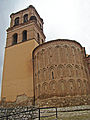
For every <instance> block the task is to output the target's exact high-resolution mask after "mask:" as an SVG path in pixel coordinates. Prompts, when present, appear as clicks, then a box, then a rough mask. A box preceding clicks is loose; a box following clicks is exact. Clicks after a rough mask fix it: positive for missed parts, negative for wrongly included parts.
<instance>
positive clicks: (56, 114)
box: [56, 108, 58, 118]
mask: <svg viewBox="0 0 90 120" xmlns="http://www.w3.org/2000/svg"><path fill="white" fill-rule="evenodd" d="M56 118H58V115H57V108H56Z"/></svg>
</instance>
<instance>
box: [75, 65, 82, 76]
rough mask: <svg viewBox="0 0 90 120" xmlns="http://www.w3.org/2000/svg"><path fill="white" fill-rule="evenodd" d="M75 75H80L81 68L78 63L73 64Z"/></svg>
mask: <svg viewBox="0 0 90 120" xmlns="http://www.w3.org/2000/svg"><path fill="white" fill-rule="evenodd" d="M75 71H76V77H80V76H81V70H80V66H79V65H75Z"/></svg>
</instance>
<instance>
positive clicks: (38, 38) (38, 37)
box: [37, 33, 40, 44]
mask: <svg viewBox="0 0 90 120" xmlns="http://www.w3.org/2000/svg"><path fill="white" fill-rule="evenodd" d="M37 41H38V43H39V44H40V35H39V33H37Z"/></svg>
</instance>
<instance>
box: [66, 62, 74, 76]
mask: <svg viewBox="0 0 90 120" xmlns="http://www.w3.org/2000/svg"><path fill="white" fill-rule="evenodd" d="M66 73H67V74H66V76H67V77H73V76H74V69H73V66H72V65H71V64H68V65H67V66H66Z"/></svg>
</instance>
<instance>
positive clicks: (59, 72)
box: [57, 64, 65, 78]
mask: <svg viewBox="0 0 90 120" xmlns="http://www.w3.org/2000/svg"><path fill="white" fill-rule="evenodd" d="M57 75H58V78H60V77H62V76H64V75H65V67H64V65H62V64H60V65H59V66H58V67H57Z"/></svg>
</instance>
